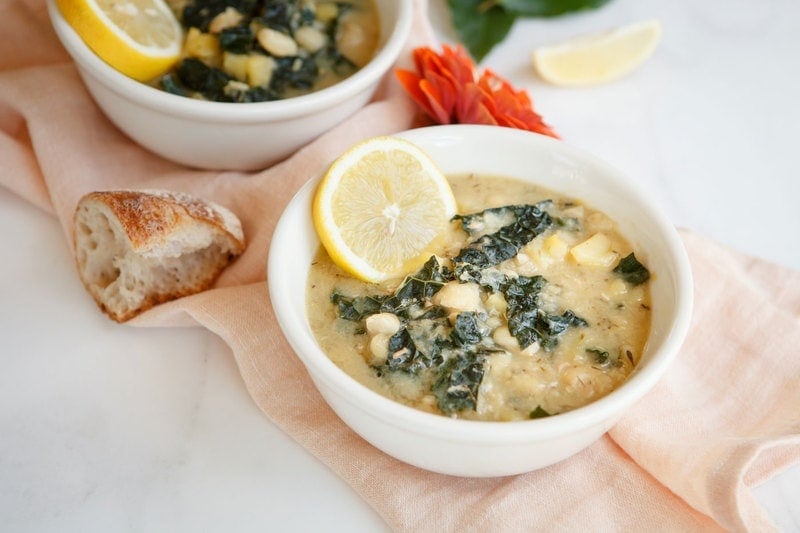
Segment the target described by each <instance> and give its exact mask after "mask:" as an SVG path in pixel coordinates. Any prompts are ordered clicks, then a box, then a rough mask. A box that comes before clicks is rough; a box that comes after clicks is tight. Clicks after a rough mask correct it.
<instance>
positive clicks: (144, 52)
mask: <svg viewBox="0 0 800 533" xmlns="http://www.w3.org/2000/svg"><path fill="white" fill-rule="evenodd" d="M57 3H58V8H59V9H60V10H61V14H62V15H63V16H64V19H65V20H66V21H67V22H68V23H69V25H70V26H72V28H73V29H74V30H75V32H76V33H77V34H78V35H79V36H80V37H81V39H83V41H84V42H85V43H86V44H87V45H88V46H89V48H91V49H92V50H94V52H95V53H96V54H97V55H98V56H99V57H100V58H101V59H102V60H103V61H105V62H106V63H108V64H109V65H111V66H112V67H113V68H115V69H117V70H119V71H120V72H122V73H123V74H125V75H127V76H130V77H131V78H134V79H136V80H139V81H149V80H152V79H153V78H155V77H156V76H159V75H160V74H163V73H164V72H166V71H167V70H169V68H170V67H171V66H172V65H173V64H174V63H175V62H176V61H177V60H178V58H179V57H180V53H181V43H182V39H183V31H182V29H181V26H180V23H179V22H178V20H177V19H176V18H175V15H174V14H173V13H172V11H171V10H170V9H169V7H168V6H167V4H166V3H165V2H164V0H57Z"/></svg>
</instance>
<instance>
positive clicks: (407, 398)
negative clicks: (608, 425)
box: [306, 174, 650, 421]
mask: <svg viewBox="0 0 800 533" xmlns="http://www.w3.org/2000/svg"><path fill="white" fill-rule="evenodd" d="M450 182H451V185H452V188H453V193H454V195H455V197H456V200H457V202H458V206H459V212H460V213H464V214H461V215H457V216H456V217H455V218H454V219H453V221H452V223H451V227H450V229H449V232H448V235H447V236H446V237H447V238H446V239H445V242H446V244H444V245H443V247H442V249H441V250H439V251H438V252H437V253H436V255H435V256H433V257H431V258H430V259H429V260H428V261H427V263H426V264H425V266H424V267H423V268H422V269H420V270H419V271H418V272H417V273H415V274H413V275H411V276H408V277H406V278H405V279H402V280H393V281H391V282H387V283H383V284H380V285H376V284H369V283H363V282H361V281H358V280H355V279H353V278H350V277H349V276H348V275H347V274H345V273H343V272H342V271H341V270H340V269H339V268H337V267H336V266H335V265H334V264H333V263H332V262H331V260H330V258H329V257H328V256H327V254H326V252H325V251H324V249H322V248H321V249H320V251H319V252H318V253H317V255H316V257H315V258H314V261H313V263H312V266H311V270H310V274H309V278H308V284H307V302H306V305H307V314H308V318H309V323H310V325H311V329H312V331H313V332H314V335H315V338H316V340H317V342H318V343H319V345H320V347H321V348H322V350H323V351H324V352H325V353H326V354H328V356H329V357H330V358H331V360H332V361H333V362H334V363H335V364H336V365H338V366H339V367H340V368H342V369H343V370H344V371H345V372H346V373H348V374H349V375H350V376H352V377H353V378H354V379H356V380H358V381H359V382H360V383H362V384H364V385H365V386H367V387H369V388H371V389H372V390H374V391H376V392H378V393H380V394H382V395H384V396H386V397H388V398H391V399H393V400H395V401H398V402H401V403H403V404H406V405H409V406H411V407H414V408H417V409H421V410H424V411H428V412H432V413H437V414H442V415H446V416H451V417H457V418H465V419H475V420H497V421H504V420H523V419H530V418H539V417H546V416H550V415H556V414H559V413H563V412H566V411H570V410H572V409H575V408H578V407H581V406H583V405H586V404H587V403H590V402H592V401H594V400H597V399H598V398H601V397H603V396H605V395H606V394H608V393H610V392H611V391H612V390H614V389H615V388H616V387H618V386H619V385H620V384H621V383H623V382H624V381H625V379H626V378H627V377H628V376H629V375H630V373H631V372H632V370H633V369H634V368H635V366H636V364H637V363H638V361H639V359H640V357H641V354H642V352H643V350H644V347H645V343H646V340H647V336H648V333H649V328H650V294H649V284H648V280H649V277H650V274H649V271H648V270H647V268H646V267H645V266H644V265H643V264H642V263H641V262H640V261H639V260H638V259H637V258H636V256H635V254H634V250H633V249H632V247H631V245H630V243H629V242H627V241H626V239H625V238H624V237H623V236H622V234H621V233H620V232H619V231H618V229H617V227H616V224H615V223H614V221H613V220H612V219H611V218H610V217H609V216H607V215H606V214H604V213H602V212H599V211H597V210H595V209H592V208H591V207H590V206H588V205H586V204H584V203H583V202H581V201H579V200H576V199H572V198H566V197H563V196H561V195H558V194H555V193H554V192H552V191H549V190H546V189H543V188H539V187H536V186H534V185H531V184H530V183H527V182H522V181H518V180H512V179H507V178H501V177H491V176H477V175H474V174H470V175H461V176H451V177H450Z"/></svg>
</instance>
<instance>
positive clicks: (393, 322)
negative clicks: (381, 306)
mask: <svg viewBox="0 0 800 533" xmlns="http://www.w3.org/2000/svg"><path fill="white" fill-rule="evenodd" d="M366 324H367V331H368V332H369V333H370V335H377V334H379V333H382V334H384V335H389V336H392V335H394V334H395V333H397V330H399V329H400V319H399V318H397V315H394V314H392V313H378V314H375V315H370V316H368V317H367V320H366Z"/></svg>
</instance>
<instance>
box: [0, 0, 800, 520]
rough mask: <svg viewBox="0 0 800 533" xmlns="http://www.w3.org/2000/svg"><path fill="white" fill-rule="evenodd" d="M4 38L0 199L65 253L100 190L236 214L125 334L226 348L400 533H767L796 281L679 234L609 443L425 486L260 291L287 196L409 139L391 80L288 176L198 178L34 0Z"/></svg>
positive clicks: (22, 6) (288, 424) (794, 417)
mask: <svg viewBox="0 0 800 533" xmlns="http://www.w3.org/2000/svg"><path fill="white" fill-rule="evenodd" d="M416 9H417V21H416V24H417V26H416V28H417V31H415V33H414V37H412V40H419V41H420V43H424V42H429V39H430V33H429V32H428V27H427V23H426V20H425V14H426V4H425V2H424V0H418V2H417V5H416ZM0 35H3V36H4V38H3V39H2V41H0V184H2V185H3V186H5V187H7V188H8V189H10V190H12V191H14V192H16V193H17V194H18V195H19V196H20V197H21V198H24V199H26V200H28V201H30V202H32V203H33V204H35V205H36V206H38V207H40V208H41V209H44V210H46V211H48V212H52V213H53V214H54V215H55V216H56V217H58V219H59V221H60V222H61V224H62V227H63V229H64V233H65V237H66V238H67V239H68V240H70V241H71V239H72V236H71V231H72V228H71V221H72V213H73V211H74V208H75V204H76V202H77V200H78V199H79V198H80V197H81V196H82V195H83V194H85V193H87V192H90V191H93V190H102V189H112V188H166V189H173V190H180V191H186V192H190V193H194V194H197V195H200V196H203V197H206V198H209V199H213V200H215V201H217V202H219V203H221V204H223V205H226V206H227V207H229V208H230V209H232V210H233V211H234V212H235V213H236V214H237V215H238V216H239V217H240V218H241V220H242V223H243V227H244V231H245V234H246V236H247V239H248V248H247V250H246V252H245V254H244V255H243V256H242V257H241V258H239V259H238V260H237V261H236V262H235V263H234V264H233V265H231V266H230V267H229V268H228V269H227V270H226V271H225V273H224V274H223V276H222V277H221V278H220V279H219V281H218V283H217V285H216V287H215V288H214V289H212V290H209V291H206V292H204V293H201V294H198V295H194V296H190V297H186V298H183V299H180V300H177V301H175V302H171V303H168V304H164V305H161V306H159V307H157V308H155V309H153V310H151V311H149V312H147V313H145V314H144V315H142V316H140V317H138V318H137V319H135V320H134V321H132V322H131V323H132V324H133V325H137V326H196V325H201V326H203V327H206V328H208V329H209V330H211V331H213V332H214V333H216V334H217V335H219V336H220V337H221V338H222V339H223V340H224V341H225V342H226V343H227V344H228V346H229V347H230V349H231V352H232V355H233V356H234V357H235V359H236V361H237V364H238V366H239V369H240V371H241V374H242V377H243V379H244V382H245V384H246V386H247V389H248V391H249V392H250V394H251V396H252V397H253V400H254V401H255V402H256V404H257V405H258V406H259V407H260V408H261V409H262V411H263V412H264V413H265V414H266V415H267V416H268V417H269V418H270V419H271V420H272V421H273V422H274V423H276V424H277V425H278V426H280V427H281V428H283V430H285V431H286V432H287V433H288V434H289V435H291V436H292V437H293V438H294V439H296V440H297V442H298V443H300V444H301V445H303V446H304V447H306V448H307V449H309V450H310V451H311V452H312V453H313V454H314V455H316V456H317V457H318V458H319V459H320V460H321V461H323V462H324V463H325V464H327V465H328V466H329V467H330V468H331V469H332V470H334V471H335V472H336V473H337V474H338V475H340V476H341V477H342V478H344V479H345V480H346V481H347V482H348V483H349V484H350V485H351V486H352V487H353V488H354V489H355V490H356V491H357V492H358V493H359V494H360V495H361V496H363V497H364V499H365V500H366V501H368V502H369V503H370V504H371V505H372V506H373V507H374V508H375V509H376V511H377V512H378V513H379V514H380V515H381V516H382V517H383V518H384V519H385V520H386V522H387V523H388V524H389V525H390V526H391V527H392V528H394V529H397V530H409V531H411V530H455V529H457V528H463V529H468V530H477V529H491V530H531V529H537V530H539V529H541V530H553V531H560V530H574V529H585V528H586V527H587V525H595V526H601V527H602V528H603V529H609V530H626V529H633V530H666V529H669V530H717V529H727V530H734V531H735V530H764V529H771V528H772V525H771V524H770V522H769V520H768V518H767V517H766V515H765V514H764V512H763V510H762V509H761V508H760V506H759V505H758V503H757V501H756V500H755V498H754V497H753V495H752V492H751V490H750V489H751V487H753V486H754V485H757V484H759V483H761V482H763V481H765V480H766V479H768V478H769V477H770V476H772V475H774V474H775V473H777V472H779V471H780V470H781V469H783V468H785V467H787V466H789V465H791V464H793V463H796V462H798V461H800V415H798V413H800V388H798V387H797V385H796V380H797V378H798V377H800V359H798V358H797V357H796V355H797V346H798V345H800V321H799V320H798V317H800V273H798V272H794V271H791V270H787V269H783V268H780V267H777V266H775V265H771V264H768V263H766V262H763V261H760V260H757V259H753V258H749V257H745V256H743V255H740V254H737V253H734V252H732V251H730V250H727V249H725V248H723V247H721V246H719V245H717V244H715V243H713V242H709V241H708V240H706V239H704V238H702V237H701V236H699V235H696V234H693V233H691V232H683V234H682V235H683V238H684V242H685V244H686V247H687V250H688V252H689V255H690V258H691V262H692V268H693V272H694V276H695V312H694V317H693V321H692V326H691V330H690V334H689V337H688V339H687V341H686V343H685V345H684V347H683V349H682V350H681V353H680V355H679V356H678V358H677V360H676V362H675V364H674V365H673V366H672V367H671V369H670V370H669V372H668V374H667V375H666V376H665V377H664V379H663V380H662V381H661V382H660V383H659V385H658V386H657V387H656V388H655V390H653V391H652V393H650V394H649V395H647V396H646V397H645V398H644V399H642V400H641V401H640V402H639V403H638V404H637V405H636V406H635V407H634V408H633V409H632V410H631V411H630V412H628V413H627V414H626V415H625V416H624V418H623V419H622V420H621V421H620V422H619V423H618V424H617V425H616V426H615V427H614V428H613V429H612V430H611V431H610V432H609V433H608V434H606V435H605V436H604V437H603V438H602V439H600V440H599V441H598V442H597V443H595V444H594V445H592V446H590V447H589V448H588V449H586V450H585V451H583V452H582V453H580V454H578V455H576V456H575V457H572V458H570V459H568V460H566V461H564V462H562V463H559V464H557V465H553V466H551V467H549V468H546V469H543V470H540V471H536V472H531V473H528V474H524V475H519V476H513V477H504V478H495V479H467V478H455V477H448V476H443V475H439V474H433V473H430V472H426V471H422V470H419V469H417V468H414V467H411V466H409V465H406V464H403V463H400V462H398V461H396V460H394V459H392V458H390V457H388V456H386V455H384V454H383V453H381V452H379V451H377V450H376V449H374V448H373V447H371V446H370V445H369V444H367V443H366V442H365V441H363V440H362V439H361V438H360V437H358V436H357V435H355V434H354V433H353V432H352V431H351V430H350V429H349V428H347V427H346V426H345V425H344V424H343V423H342V422H341V421H340V420H339V419H338V418H337V417H336V416H335V415H334V414H333V412H332V411H331V410H330V409H329V408H328V407H327V405H326V404H325V403H324V401H323V400H322V398H321V397H320V396H319V394H318V393H317V391H316V389H315V388H314V386H313V384H312V383H311V381H310V379H309V378H308V376H307V374H306V373H305V370H304V368H303V367H302V365H301V364H300V363H299V361H298V360H297V359H296V358H295V356H294V355H293V354H292V351H291V349H290V348H289V346H288V344H287V343H286V341H285V340H284V339H283V336H282V335H281V333H280V330H279V329H278V326H277V324H276V321H275V319H274V315H273V312H272V307H271V305H270V303H269V294H268V291H267V285H266V283H265V270H266V266H265V262H266V255H267V250H268V247H269V242H270V238H271V235H272V231H273V229H274V226H275V223H276V221H277V219H278V217H279V216H280V213H281V211H282V209H283V207H284V206H285V205H286V203H287V202H288V200H289V199H290V198H291V196H292V195H293V194H294V192H295V191H296V190H297V189H298V188H299V187H300V186H301V185H302V184H303V183H305V181H306V180H307V179H309V178H310V177H312V176H314V175H316V174H318V173H319V172H320V171H321V170H322V169H323V168H324V167H325V165H326V164H327V163H329V162H330V161H331V160H332V159H333V158H334V157H336V156H337V155H338V154H339V153H341V152H342V151H343V150H344V149H346V148H347V147H348V146H350V145H351V144H353V143H354V142H356V141H358V140H361V139H364V138H367V137H370V136H373V135H380V134H388V133H392V132H395V131H399V130H403V129H407V128H409V127H411V126H413V120H414V116H415V109H414V107H413V106H412V105H411V103H410V102H409V101H408V99H407V98H406V97H405V96H404V95H403V94H402V93H401V92H400V91H399V89H398V87H397V84H396V83H394V80H393V79H392V77H391V76H389V77H387V79H386V80H385V82H384V85H383V87H382V88H381V90H380V91H379V93H378V95H376V97H375V99H374V100H373V102H372V103H371V104H370V105H368V106H367V107H365V108H364V109H363V110H361V111H360V112H359V113H358V114H357V115H355V116H354V117H352V118H351V119H349V120H347V121H345V122H344V123H342V124H341V125H339V126H338V127H337V128H335V129H334V130H332V131H331V132H329V133H327V134H325V135H323V136H322V137H320V138H319V139H318V140H316V141H315V142H313V143H311V144H309V145H308V146H306V147H305V148H303V149H302V150H300V151H299V152H298V153H297V154H296V155H295V156H293V157H291V158H290V159H288V160H286V161H284V162H283V163H280V164H278V165H275V166H273V167H272V168H269V169H266V170H264V171H262V172H254V173H241V172H211V171H198V170H192V169H188V168H185V167H182V166H180V165H177V164H174V163H170V162H168V161H165V160H163V159H161V158H159V157H157V156H155V155H153V154H151V153H149V152H148V151H146V150H144V149H143V148H141V147H139V146H138V145H136V144H135V143H133V142H132V141H130V140H129V139H128V138H127V137H125V136H124V135H123V134H122V133H120V132H119V131H118V130H117V129H116V128H115V127H114V126H113V125H112V124H111V123H109V122H108V121H107V119H106V118H105V117H104V116H103V115H102V113H101V112H100V111H99V110H98V108H97V107H96V106H95V105H94V103H93V102H92V100H91V98H90V97H89V95H88V93H87V92H86V90H85V89H84V87H83V85H82V83H81V81H80V78H79V77H78V74H77V71H76V69H75V67H74V65H73V64H72V62H71V61H70V59H69V58H68V56H67V55H66V53H65V52H64V51H63V49H62V48H61V46H60V44H59V43H58V41H57V39H56V37H55V35H54V33H53V31H52V30H51V28H50V26H49V22H48V20H47V14H46V10H45V7H44V2H43V1H42V0H29V1H25V0H0ZM31 35H35V36H36V39H31V38H30V36H31ZM414 44H415V43H407V51H406V53H405V54H404V56H403V57H404V59H405V61H408V53H407V52H408V50H410V49H411V48H412V47H413V45H414ZM743 303H746V305H743Z"/></svg>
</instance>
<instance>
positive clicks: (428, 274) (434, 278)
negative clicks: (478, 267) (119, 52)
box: [331, 256, 453, 322]
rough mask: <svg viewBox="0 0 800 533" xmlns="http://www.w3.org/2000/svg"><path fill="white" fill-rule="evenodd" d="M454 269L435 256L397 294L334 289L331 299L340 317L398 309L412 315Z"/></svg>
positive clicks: (396, 311) (362, 316) (361, 316)
mask: <svg viewBox="0 0 800 533" xmlns="http://www.w3.org/2000/svg"><path fill="white" fill-rule="evenodd" d="M452 277H453V276H452V273H451V272H450V270H449V269H448V268H447V267H445V266H442V265H441V264H439V260H438V259H437V258H436V256H431V257H430V259H428V260H427V261H426V262H425V264H424V265H423V266H422V268H421V269H420V270H419V271H418V272H417V273H415V274H412V275H410V276H408V277H406V279H405V280H404V281H403V283H402V284H401V285H400V286H399V287H398V288H397V289H396V290H395V292H394V294H392V295H390V296H386V295H373V296H357V297H349V296H345V295H343V294H340V293H339V292H337V291H334V292H333V293H332V294H331V302H333V304H334V305H336V307H337V309H338V311H339V318H343V319H345V320H353V321H356V322H357V321H360V320H363V319H365V318H367V317H368V316H370V315H374V314H376V313H394V314H395V315H397V316H399V317H401V318H405V319H408V318H410V317H411V315H410V311H411V310H412V309H421V307H422V305H423V303H424V302H425V300H426V299H428V298H431V297H432V296H433V295H434V294H436V293H437V292H439V289H441V288H442V287H443V286H444V284H445V283H447V282H448V281H450V280H451V279H452Z"/></svg>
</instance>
